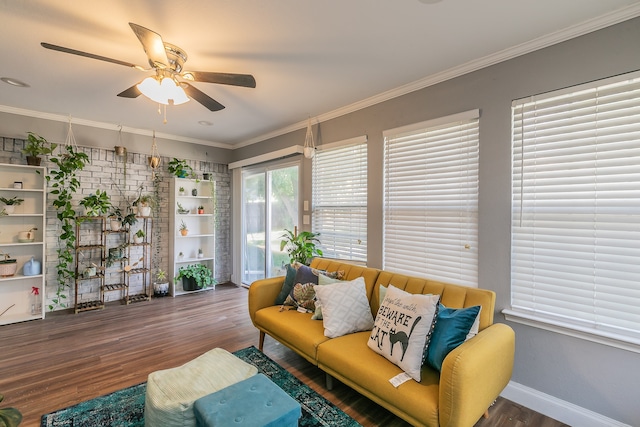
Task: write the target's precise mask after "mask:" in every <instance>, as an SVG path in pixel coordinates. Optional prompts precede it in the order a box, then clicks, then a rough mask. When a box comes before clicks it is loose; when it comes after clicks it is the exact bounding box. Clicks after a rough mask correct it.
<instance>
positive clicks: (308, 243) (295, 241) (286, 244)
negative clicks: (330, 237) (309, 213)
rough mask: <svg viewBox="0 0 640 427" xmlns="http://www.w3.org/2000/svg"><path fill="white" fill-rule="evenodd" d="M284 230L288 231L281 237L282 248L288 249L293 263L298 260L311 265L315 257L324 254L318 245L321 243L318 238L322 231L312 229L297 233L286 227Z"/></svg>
mask: <svg viewBox="0 0 640 427" xmlns="http://www.w3.org/2000/svg"><path fill="white" fill-rule="evenodd" d="M284 231H285V232H286V233H285V234H283V235H282V237H281V238H282V240H281V241H280V250H281V251H283V250H285V249H286V250H287V253H288V254H289V258H290V260H291V262H292V263H293V262H294V261H298V262H299V263H301V264H304V265H309V264H310V263H311V260H312V259H313V258H314V257H316V256H322V250H320V249H318V248H317V247H316V244H320V240H318V236H319V235H320V233H312V232H311V231H302V232H300V233H295V232H292V231H289V230H286V229H285V230H284Z"/></svg>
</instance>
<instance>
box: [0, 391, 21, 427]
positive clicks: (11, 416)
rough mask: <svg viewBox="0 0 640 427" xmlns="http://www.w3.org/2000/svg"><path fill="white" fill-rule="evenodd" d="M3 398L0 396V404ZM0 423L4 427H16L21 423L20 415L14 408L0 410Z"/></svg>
mask: <svg viewBox="0 0 640 427" xmlns="http://www.w3.org/2000/svg"><path fill="white" fill-rule="evenodd" d="M3 399H4V396H3V395H1V394H0V402H2V400H3ZM0 422H2V423H3V424H0V425H4V426H5V427H17V426H18V425H20V423H21V422H22V414H21V413H20V411H18V410H17V409H16V408H0Z"/></svg>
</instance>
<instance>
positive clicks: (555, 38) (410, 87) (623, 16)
mask: <svg viewBox="0 0 640 427" xmlns="http://www.w3.org/2000/svg"><path fill="white" fill-rule="evenodd" d="M638 16H640V4H637V3H636V4H633V5H630V6H627V7H624V8H622V9H618V10H616V11H613V12H611V13H608V14H605V15H602V16H599V17H597V18H594V19H590V20H588V21H585V22H582V23H580V24H577V25H573V26H571V27H568V28H565V29H562V30H560V31H556V32H553V33H550V34H547V35H544V36H542V37H538V38H536V39H533V40H531V41H528V42H525V43H521V44H519V45H516V46H513V47H510V48H508V49H504V50H502V51H500V52H496V53H494V54H491V55H488V56H485V57H483V58H479V59H475V60H472V61H469V62H467V63H465V64H462V65H459V66H456V67H453V68H450V69H448V70H445V71H442V72H440V73H436V74H433V75H430V76H427V77H424V78H422V79H420V80H416V81H414V82H412V83H408V84H406V85H403V86H400V87H397V88H395V89H391V90H389V91H386V92H382V93H380V94H378V95H374V96H372V97H370V98H366V99H363V100H362V101H358V102H355V103H353V104H350V105H347V106H345V107H341V108H338V109H336V110H333V111H330V112H328V113H325V114H321V115H319V116H317V122H318V123H321V122H326V121H328V120H331V119H335V118H337V117H340V116H344V115H346V114H349V113H353V112H355V111H358V110H362V109H364V108H367V107H371V106H373V105H376V104H379V103H381V102H385V101H388V100H390V99H393V98H397V97H399V96H402V95H406V94H408V93H411V92H415V91H417V90H420V89H424V88H426V87H429V86H433V85H436V84H438V83H441V82H444V81H447V80H451V79H453V78H455V77H459V76H462V75H464V74H468V73H471V72H473V71H477V70H480V69H482V68H486V67H489V66H491V65H495V64H498V63H500V62H504V61H507V60H509V59H513V58H516V57H518V56H522V55H525V54H527V53H531V52H534V51H536V50H540V49H544V48H545V47H549V46H553V45H555V44H558V43H561V42H564V41H567V40H571V39H574V38H576V37H579V36H582V35H585V34H588V33H591V32H594V31H597V30H600V29H602V28H606V27H610V26H612V25H615V24H619V23H620V22H624V21H627V20H629V19H632V18H635V17H638ZM306 126H307V121H306V120H304V121H301V122H298V123H294V124H292V125H289V126H286V127H284V128H280V129H277V130H274V131H272V132H269V133H266V134H263V135H260V136H257V137H255V138H251V139H249V140H246V141H243V142H240V143H238V144H235V145H233V148H241V147H246V146H248V145H252V144H256V143H258V142H261V141H265V140H267V139H270V138H275V137H277V136H281V135H284V134H287V133H290V132H294V131H297V130H300V129H304V128H305V127H306Z"/></svg>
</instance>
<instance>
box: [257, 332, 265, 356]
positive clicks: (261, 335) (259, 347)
mask: <svg viewBox="0 0 640 427" xmlns="http://www.w3.org/2000/svg"><path fill="white" fill-rule="evenodd" d="M263 347H264V332H262V331H260V341H259V342H258V350H260V351H262V348H263Z"/></svg>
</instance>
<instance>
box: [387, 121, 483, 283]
mask: <svg viewBox="0 0 640 427" xmlns="http://www.w3.org/2000/svg"><path fill="white" fill-rule="evenodd" d="M479 117H480V111H479V110H471V111H466V112H462V113H459V114H453V115H450V116H446V117H441V118H438V119H434V120H429V121H425V122H421V123H416V124H412V125H408V126H403V127H400V128H395V129H390V130H386V131H384V132H383V136H384V202H383V208H384V209H383V210H384V221H383V224H384V225H383V268H384V269H385V270H390V271H395V272H399V273H403V274H408V275H416V276H422V277H426V278H429V279H433V280H439V281H444V282H448V283H455V284H460V285H466V286H473V287H477V286H478V243H477V242H478V165H479V157H478V155H479Z"/></svg>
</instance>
